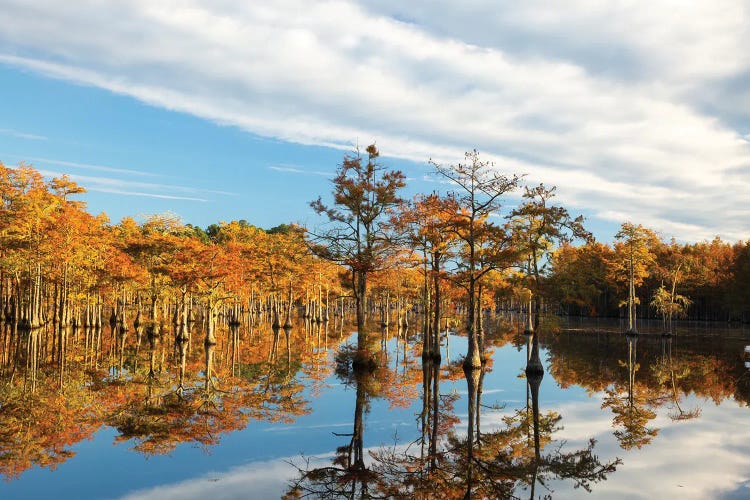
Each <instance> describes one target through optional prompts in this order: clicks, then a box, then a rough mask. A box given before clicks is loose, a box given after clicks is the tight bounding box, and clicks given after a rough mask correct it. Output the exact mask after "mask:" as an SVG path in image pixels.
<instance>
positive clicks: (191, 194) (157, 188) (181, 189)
mask: <svg viewBox="0 0 750 500" xmlns="http://www.w3.org/2000/svg"><path fill="white" fill-rule="evenodd" d="M39 172H40V173H41V174H42V175H43V176H45V177H60V176H62V175H63V172H59V171H53V170H46V169H39ZM68 175H69V176H70V178H71V179H72V180H74V181H75V182H78V183H80V184H81V185H83V186H84V187H85V188H86V189H87V190H88V191H94V192H100V193H112V194H118V195H123V196H141V197H148V198H157V199H164V200H184V201H198V202H207V201H211V200H210V199H209V198H208V197H205V195H207V194H220V195H227V194H231V193H226V192H223V191H212V190H202V189H199V188H194V187H189V186H180V185H174V184H160V183H154V182H141V181H132V180H126V179H120V178H115V177H101V176H91V175H79V174H68ZM201 195H204V197H201Z"/></svg>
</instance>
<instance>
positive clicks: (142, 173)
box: [28, 157, 163, 177]
mask: <svg viewBox="0 0 750 500" xmlns="http://www.w3.org/2000/svg"><path fill="white" fill-rule="evenodd" d="M28 160H29V161H31V162H34V163H37V162H41V163H43V164H44V163H48V164H51V165H63V166H66V167H73V168H78V169H82V170H94V171H99V172H110V173H113V174H130V175H137V176H142V177H163V175H162V174H158V173H155V172H146V171H143V170H131V169H127V168H115V167H107V166H104V165H92V164H90V163H79V162H74V161H65V160H54V159H50V158H38V157H31V158H28Z"/></svg>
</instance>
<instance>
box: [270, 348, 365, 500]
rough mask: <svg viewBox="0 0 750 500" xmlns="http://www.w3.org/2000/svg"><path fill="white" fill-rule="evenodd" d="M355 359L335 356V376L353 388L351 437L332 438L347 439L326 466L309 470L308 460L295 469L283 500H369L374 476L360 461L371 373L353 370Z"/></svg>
mask: <svg viewBox="0 0 750 500" xmlns="http://www.w3.org/2000/svg"><path fill="white" fill-rule="evenodd" d="M358 355H360V356H361V353H359V352H358V351H357V350H354V349H345V348H344V349H342V350H341V351H339V353H338V354H337V356H336V358H337V359H336V365H337V366H336V374H337V375H338V376H339V378H341V379H342V380H343V381H344V383H347V384H353V385H354V386H355V387H356V397H355V403H354V425H353V428H352V432H351V434H337V433H334V434H335V435H336V436H351V439H350V440H349V442H348V443H347V444H345V445H344V446H339V447H338V448H337V449H336V453H335V456H334V458H333V461H332V463H331V465H330V466H325V467H316V468H311V467H310V463H309V460H308V461H307V463H306V464H305V466H304V467H298V471H299V476H298V477H297V478H296V479H294V480H293V481H292V483H291V484H290V486H289V490H288V492H287V494H286V495H285V497H286V498H324V499H325V498H330V499H335V498H352V499H353V498H373V496H372V495H371V493H370V485H371V483H373V482H374V480H375V477H376V475H375V473H374V472H373V471H372V470H371V469H370V468H369V467H367V465H366V464H365V458H364V414H365V413H367V412H368V411H369V398H370V396H371V394H370V390H369V389H370V386H371V385H372V382H373V370H371V369H369V368H367V367H362V366H356V367H355V368H353V366H354V361H355V359H356V357H357V356H358Z"/></svg>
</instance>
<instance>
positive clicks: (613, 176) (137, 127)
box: [0, 0, 750, 241]
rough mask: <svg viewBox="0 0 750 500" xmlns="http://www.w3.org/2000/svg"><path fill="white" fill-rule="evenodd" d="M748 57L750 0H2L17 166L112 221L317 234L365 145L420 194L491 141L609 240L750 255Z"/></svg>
mask: <svg viewBox="0 0 750 500" xmlns="http://www.w3.org/2000/svg"><path fill="white" fill-rule="evenodd" d="M748 47H750V4H748V2H747V1H742V0H735V1H724V0H711V1H694V2H674V1H666V0H654V1H649V2H633V1H630V2H592V1H590V0H576V1H568V2H546V1H538V0H529V1H526V2H522V3H520V4H519V3H518V2H510V1H498V0H492V1H489V0H488V1H480V0H466V1H463V2H452V1H447V0H437V1H433V2H429V3H427V2H420V1H413V2H402V1H392V0H359V1H345V0H339V1H310V0H275V1H274V2H235V1H229V0H210V1H209V0H205V1H203V0H185V1H179V2H178V1H170V0H161V1H159V2H153V1H148V0H121V1H117V2H101V1H93V0H91V1H75V0H71V1H69V2H59V1H57V0H0V103H1V107H0V109H2V112H0V161H2V162H3V163H4V164H6V165H8V166H14V165H17V164H19V163H20V162H26V163H29V164H32V165H33V166H34V167H36V168H37V169H39V170H41V171H42V172H43V173H44V174H45V175H47V176H55V175H60V174H62V173H67V174H69V175H71V177H72V178H73V179H74V180H76V181H78V182H79V183H80V184H82V185H83V186H84V187H86V188H87V189H88V191H89V192H88V193H87V194H86V195H85V198H84V200H85V201H87V203H88V206H89V209H90V210H91V211H92V212H99V211H105V212H106V213H107V214H108V215H109V216H110V217H111V218H112V219H113V221H118V220H119V219H120V218H121V217H123V216H125V215H133V216H142V215H144V214H149V213H160V212H164V211H171V212H174V213H177V214H178V215H180V216H181V217H182V218H183V220H184V221H185V222H188V223H192V224H196V225H199V226H206V225H208V224H211V223H213V222H217V221H222V220H224V221H228V220H233V219H246V220H248V221H249V222H251V223H253V224H256V225H259V226H262V227H271V226H274V225H277V224H281V223H286V222H299V223H302V224H305V225H308V226H314V225H315V224H317V223H319V222H320V221H319V219H318V218H317V217H316V216H315V214H314V213H313V212H312V210H311V209H310V208H309V205H308V203H309V201H310V200H313V199H315V198H317V197H318V196H321V195H322V196H323V197H324V199H325V197H326V195H327V194H328V193H330V191H331V182H330V179H331V177H332V176H333V174H334V172H335V170H336V167H337V166H338V165H339V164H340V163H341V159H342V157H343V155H344V154H345V153H347V152H351V151H352V149H353V148H354V147H356V146H357V145H360V146H365V145H367V144H370V143H372V142H375V143H376V144H377V145H378V148H379V149H380V151H381V153H382V159H383V163H384V164H385V165H387V166H389V167H392V168H398V169H401V170H403V171H404V172H405V174H406V175H407V177H408V179H409V187H408V189H407V193H406V194H407V196H411V195H413V194H415V193H417V192H431V191H433V190H445V189H446V185H445V183H443V182H440V180H439V179H437V178H435V176H434V174H433V169H432V168H431V166H430V165H429V164H428V160H429V159H432V160H434V161H436V162H438V163H441V164H454V163H456V162H459V161H462V160H463V157H464V152H465V151H467V150H472V149H477V150H478V151H479V152H480V154H481V155H482V157H483V158H485V159H488V160H492V161H494V165H495V168H497V169H498V170H499V171H500V172H502V173H506V174H512V173H517V174H524V175H525V177H524V182H525V183H527V184H530V185H536V184H538V183H540V182H543V183H544V184H545V185H547V186H551V185H554V186H557V193H558V194H557V201H558V202H559V203H561V204H563V205H565V206H566V207H567V208H568V209H569V210H570V211H571V212H572V213H574V214H579V213H581V214H583V215H585V216H586V218H587V221H588V227H589V228H590V229H591V230H593V232H594V233H595V235H596V236H597V238H599V239H603V240H611V239H612V236H613V235H614V233H615V232H616V231H617V228H618V227H619V225H620V224H621V223H622V222H624V221H626V220H629V221H632V222H635V223H641V224H643V225H645V226H648V227H650V228H652V229H655V230H657V231H659V232H660V233H661V234H662V236H663V237H664V238H667V239H668V238H670V237H676V238H677V239H678V240H680V241H698V240H703V239H712V238H713V237H714V236H716V235H719V236H721V237H722V238H724V239H728V240H731V241H735V240H744V239H748V238H750V51H749V50H748ZM516 202H517V200H515V199H509V200H508V205H512V204H513V203H516ZM508 208H509V207H508Z"/></svg>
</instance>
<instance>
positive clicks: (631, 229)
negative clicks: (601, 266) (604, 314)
mask: <svg viewBox="0 0 750 500" xmlns="http://www.w3.org/2000/svg"><path fill="white" fill-rule="evenodd" d="M615 238H616V239H617V240H619V241H620V243H619V244H617V245H616V246H615V256H614V259H613V261H612V267H611V271H612V273H613V274H614V275H615V276H616V277H618V278H620V279H621V278H622V277H623V276H627V283H628V298H627V300H626V301H625V302H624V303H625V304H627V306H628V329H627V333H637V331H636V327H635V305H636V303H637V297H636V295H635V289H636V287H637V286H638V285H640V284H641V283H642V282H643V279H644V278H646V277H647V276H648V275H649V267H650V266H651V265H653V263H654V257H655V255H654V248H655V247H656V246H657V245H658V243H659V238H658V237H657V236H656V233H654V232H653V231H652V230H650V229H648V228H645V227H643V226H642V225H640V224H638V225H637V226H636V225H635V224H632V223H630V222H625V223H623V225H622V226H621V227H620V230H619V231H618V232H617V234H616V235H615Z"/></svg>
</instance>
